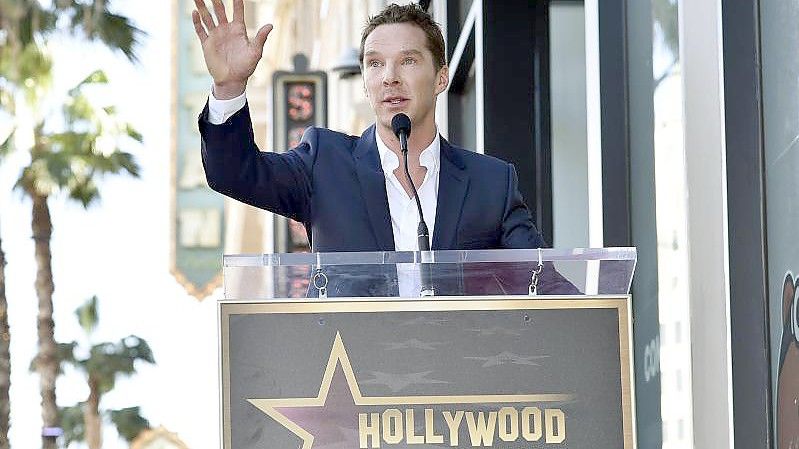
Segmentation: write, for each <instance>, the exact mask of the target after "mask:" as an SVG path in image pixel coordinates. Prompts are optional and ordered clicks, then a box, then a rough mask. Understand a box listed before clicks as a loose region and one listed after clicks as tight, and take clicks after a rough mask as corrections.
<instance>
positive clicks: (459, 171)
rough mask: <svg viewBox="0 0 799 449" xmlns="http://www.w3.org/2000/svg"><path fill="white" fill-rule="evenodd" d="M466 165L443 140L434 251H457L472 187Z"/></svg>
mask: <svg viewBox="0 0 799 449" xmlns="http://www.w3.org/2000/svg"><path fill="white" fill-rule="evenodd" d="M465 169H466V165H465V164H464V162H463V160H462V159H461V157H460V156H459V155H458V154H457V153H456V152H455V150H454V149H453V148H452V146H451V145H450V144H449V142H447V140H446V139H444V138H441V171H440V173H439V180H438V205H437V206H436V227H435V230H434V231H433V248H432V249H434V250H446V249H455V235H456V231H457V229H458V222H459V221H460V217H461V211H462V210H463V202H464V200H465V199H466V191H467V190H468V187H469V176H468V175H467V173H466V170H465Z"/></svg>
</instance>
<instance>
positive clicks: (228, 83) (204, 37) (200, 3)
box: [192, 0, 272, 97]
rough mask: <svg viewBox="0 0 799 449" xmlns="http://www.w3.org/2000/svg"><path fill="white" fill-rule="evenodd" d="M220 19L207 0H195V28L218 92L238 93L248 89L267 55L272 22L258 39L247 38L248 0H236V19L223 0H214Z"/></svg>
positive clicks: (227, 94) (226, 94) (224, 94)
mask: <svg viewBox="0 0 799 449" xmlns="http://www.w3.org/2000/svg"><path fill="white" fill-rule="evenodd" d="M212 3H213V8H214V14H215V15H216V21H214V17H213V16H212V15H211V12H210V11H208V8H207V7H206V6H205V2H204V0H194V4H195V6H196V7H197V9H196V10H195V11H193V12H192V21H193V22H194V31H195V32H196V33H197V37H198V38H199V39H200V43H201V44H202V48H203V56H204V57H205V64H206V65H207V66H208V72H209V73H210V74H211V77H213V79H214V84H215V94H219V93H220V92H219V90H225V91H226V92H222V96H223V97H224V96H235V95H238V94H239V93H241V92H243V91H244V86H245V85H246V84H247V79H248V78H249V77H250V76H251V75H252V74H253V72H254V71H255V67H256V66H257V65H258V61H260V60H261V56H262V55H263V50H264V44H265V43H266V38H267V36H268V35H269V32H270V31H272V25H264V26H263V27H261V29H260V30H258V33H256V35H255V37H254V39H252V40H250V39H249V38H248V37H247V28H246V26H245V25H244V0H233V20H231V21H228V19H227V15H226V13H225V6H224V5H223V4H222V0H212Z"/></svg>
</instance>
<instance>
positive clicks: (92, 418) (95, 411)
mask: <svg viewBox="0 0 799 449" xmlns="http://www.w3.org/2000/svg"><path fill="white" fill-rule="evenodd" d="M102 424H103V423H102V421H101V420H100V387H99V386H98V385H97V381H96V380H94V379H92V378H89V399H87V400H86V405H84V407H83V425H84V426H85V429H86V444H87V445H88V446H89V449H100V448H101V447H103V432H102Z"/></svg>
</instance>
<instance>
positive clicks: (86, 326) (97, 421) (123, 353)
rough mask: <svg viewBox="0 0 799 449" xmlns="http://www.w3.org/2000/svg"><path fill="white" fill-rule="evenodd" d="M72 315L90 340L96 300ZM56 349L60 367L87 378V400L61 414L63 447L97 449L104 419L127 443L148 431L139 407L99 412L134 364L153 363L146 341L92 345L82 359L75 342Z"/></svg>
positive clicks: (100, 444) (95, 298)
mask: <svg viewBox="0 0 799 449" xmlns="http://www.w3.org/2000/svg"><path fill="white" fill-rule="evenodd" d="M75 313H76V314H77V316H78V321H79V322H80V325H81V327H82V328H83V330H84V331H85V332H86V340H87V341H88V340H90V339H91V334H92V331H93V330H94V328H95V327H96V326H97V321H98V310H97V297H96V296H94V297H92V298H91V299H89V300H88V301H87V302H86V303H85V304H84V305H82V306H81V307H79V308H78V309H77V310H76V311H75ZM58 347H59V348H58V356H59V366H61V365H63V364H69V365H72V366H74V367H75V368H76V369H77V370H78V371H80V372H82V373H83V374H84V375H85V376H86V381H87V383H88V385H89V397H88V398H87V399H86V401H84V402H81V403H79V404H76V405H73V406H71V407H65V408H62V409H61V410H60V412H61V426H62V427H63V428H64V444H65V446H68V445H69V444H70V443H72V442H73V441H85V442H86V444H87V445H88V446H89V449H100V448H101V447H102V427H103V417H104V416H105V417H106V418H107V419H108V420H110V421H111V422H112V423H113V424H114V425H115V426H116V428H117V432H118V433H119V435H120V436H121V437H123V438H124V439H125V440H127V441H128V442H130V441H132V440H133V439H134V438H136V437H137V436H138V435H139V433H140V432H141V431H142V430H144V429H148V428H150V423H149V422H148V421H147V420H146V419H144V418H143V417H142V416H141V414H140V413H139V408H138V407H128V408H123V409H119V410H101V408H100V401H101V400H102V397H103V395H104V394H105V393H108V392H109V391H111V390H112V389H113V388H114V384H115V383H116V379H117V377H119V376H120V375H128V376H129V375H132V374H134V373H135V372H136V362H137V361H142V362H146V363H155V361H154V359H153V354H152V351H151V350H150V347H149V345H148V344H147V342H146V341H144V340H143V339H141V338H139V337H136V336H135V335H131V336H129V337H126V338H123V339H121V340H119V341H118V342H116V343H111V342H105V343H98V344H93V345H91V349H90V350H89V355H88V356H87V357H85V358H79V357H77V356H76V352H77V351H76V349H78V347H79V345H78V342H75V341H73V342H71V343H60V344H59V345H58Z"/></svg>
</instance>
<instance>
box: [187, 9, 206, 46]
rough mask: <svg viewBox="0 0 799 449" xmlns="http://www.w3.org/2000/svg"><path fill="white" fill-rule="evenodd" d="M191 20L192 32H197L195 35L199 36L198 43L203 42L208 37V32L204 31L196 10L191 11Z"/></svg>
mask: <svg viewBox="0 0 799 449" xmlns="http://www.w3.org/2000/svg"><path fill="white" fill-rule="evenodd" d="M191 21H192V22H194V32H195V33H197V37H199V38H200V43H203V42H205V40H206V39H207V38H208V33H206V32H205V28H203V24H202V22H201V21H200V13H199V12H197V11H192V12H191Z"/></svg>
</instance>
